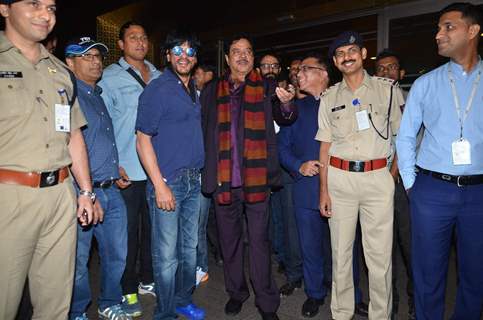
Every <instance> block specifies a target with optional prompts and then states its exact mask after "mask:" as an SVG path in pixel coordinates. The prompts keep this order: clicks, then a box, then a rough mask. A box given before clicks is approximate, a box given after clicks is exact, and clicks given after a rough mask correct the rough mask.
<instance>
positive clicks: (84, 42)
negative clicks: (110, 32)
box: [64, 37, 109, 57]
mask: <svg viewBox="0 0 483 320" xmlns="http://www.w3.org/2000/svg"><path fill="white" fill-rule="evenodd" d="M92 48H96V49H98V50H99V52H100V53H101V54H102V55H103V56H105V55H106V54H107V53H108V52H109V49H108V48H107V46H106V45H105V44H104V43H101V42H97V41H95V40H94V39H92V38H91V37H80V38H75V39H73V40H71V41H69V43H68V44H67V46H66V47H65V52H64V54H65V56H66V57H72V56H78V55H81V54H84V53H86V52H87V51H89V50H91V49H92Z"/></svg>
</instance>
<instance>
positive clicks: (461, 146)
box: [451, 138, 471, 166]
mask: <svg viewBox="0 0 483 320" xmlns="http://www.w3.org/2000/svg"><path fill="white" fill-rule="evenodd" d="M451 150H452V152H453V164H454V165H455V166H458V165H463V164H471V145H470V142H469V141H468V140H466V139H464V138H461V139H459V140H456V141H454V142H453V143H452V144H451Z"/></svg>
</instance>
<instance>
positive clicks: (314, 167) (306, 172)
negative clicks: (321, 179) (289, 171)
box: [299, 160, 322, 177]
mask: <svg viewBox="0 0 483 320" xmlns="http://www.w3.org/2000/svg"><path fill="white" fill-rule="evenodd" d="M320 167H322V164H321V163H320V162H319V161H317V160H309V161H306V162H304V163H302V165H301V166H300V168H299V172H300V174H301V175H303V176H304V177H313V176H316V175H318V174H319V168H320Z"/></svg>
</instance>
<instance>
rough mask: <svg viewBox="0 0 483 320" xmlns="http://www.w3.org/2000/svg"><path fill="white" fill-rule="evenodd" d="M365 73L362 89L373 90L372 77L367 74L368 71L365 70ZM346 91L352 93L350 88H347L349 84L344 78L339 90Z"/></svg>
mask: <svg viewBox="0 0 483 320" xmlns="http://www.w3.org/2000/svg"><path fill="white" fill-rule="evenodd" d="M363 73H364V78H363V79H362V84H361V87H362V86H365V87H367V88H368V89H373V86H372V82H371V76H370V75H369V74H368V73H367V71H366V70H365V69H364V70H363ZM344 89H347V90H349V91H350V89H349V87H348V86H347V83H346V82H345V79H344V78H342V81H341V83H340V87H339V90H344Z"/></svg>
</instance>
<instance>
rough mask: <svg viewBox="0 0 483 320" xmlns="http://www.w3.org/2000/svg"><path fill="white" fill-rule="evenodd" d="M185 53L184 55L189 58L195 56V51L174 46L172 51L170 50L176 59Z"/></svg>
mask: <svg viewBox="0 0 483 320" xmlns="http://www.w3.org/2000/svg"><path fill="white" fill-rule="evenodd" d="M183 52H184V53H186V55H187V56H188V57H190V58H192V57H194V56H196V49H195V48H191V47H188V48H186V49H183V48H182V47H181V46H175V47H173V49H171V53H172V54H174V55H175V56H177V57H180V56H181V55H182V54H183Z"/></svg>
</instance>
